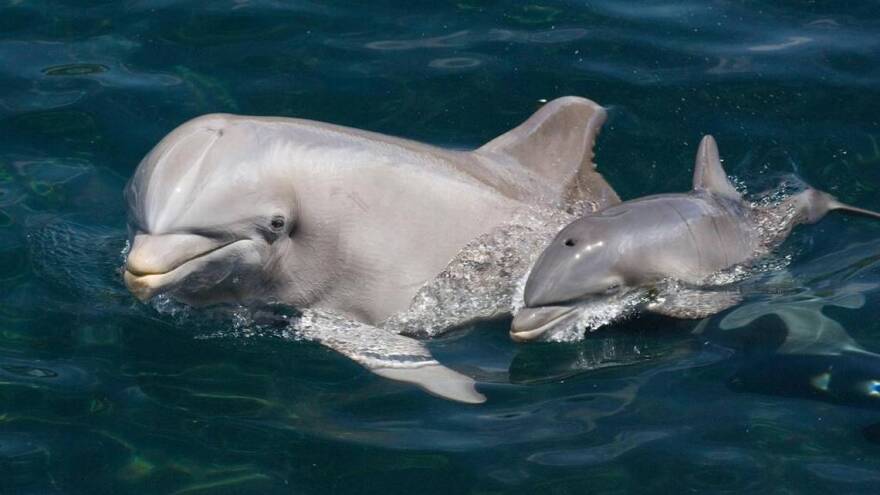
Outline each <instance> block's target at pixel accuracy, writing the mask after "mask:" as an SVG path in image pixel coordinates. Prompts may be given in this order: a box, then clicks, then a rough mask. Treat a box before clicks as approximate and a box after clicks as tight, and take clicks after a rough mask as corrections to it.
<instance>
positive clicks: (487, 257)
mask: <svg viewBox="0 0 880 495" xmlns="http://www.w3.org/2000/svg"><path fill="white" fill-rule="evenodd" d="M575 218H576V217H575V216H574V215H571V214H567V213H564V212H562V211H559V210H551V209H543V208H530V209H528V210H526V211H523V212H521V213H519V214H517V215H516V216H515V217H514V218H513V219H512V220H511V221H509V222H507V223H505V224H503V225H501V226H499V227H497V228H495V229H493V230H492V231H490V232H488V233H486V234H484V235H482V236H480V237H478V238H476V239H474V240H473V241H471V242H470V243H468V244H467V245H466V246H465V247H464V248H463V249H462V250H461V251H459V253H458V254H457V255H456V257H455V258H454V259H453V260H452V261H451V262H450V263H449V264H448V265H447V266H446V268H445V269H444V270H443V271H442V272H441V273H440V274H439V275H438V276H437V277H435V278H434V279H433V280H431V281H430V282H428V283H427V284H426V285H424V286H423V287H422V288H421V289H419V291H418V292H417V293H416V295H415V297H414V298H413V301H412V303H411V304H410V307H409V308H408V309H407V310H406V311H404V312H402V313H399V314H396V315H393V316H391V317H390V318H388V319H387V320H386V321H385V322H384V323H383V327H385V328H386V329H388V330H391V331H393V332H397V333H402V334H405V335H411V336H418V337H433V336H436V335H438V334H440V333H442V332H444V331H446V330H448V329H449V328H453V327H457V326H462V325H464V324H467V323H470V322H474V321H480V320H487V319H493V318H498V317H501V316H505V315H509V314H510V313H512V312H513V311H514V310H515V309H516V308H518V307H521V306H522V302H521V301H522V286H523V285H524V283H525V282H524V280H525V278H526V276H527V274H528V271H529V268H530V267H531V266H532V264H533V263H534V262H535V260H536V259H537V257H538V255H539V254H540V253H541V251H542V250H543V248H544V247H545V246H546V245H547V243H549V242H550V240H551V239H552V238H553V236H555V235H556V233H557V232H559V230H561V229H562V227H563V226H565V225H566V224H568V223H570V222H572V221H573V220H574V219H575Z"/></svg>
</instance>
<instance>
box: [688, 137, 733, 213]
mask: <svg viewBox="0 0 880 495" xmlns="http://www.w3.org/2000/svg"><path fill="white" fill-rule="evenodd" d="M694 190H695V191H707V192H710V193H713V194H718V195H720V196H724V197H727V198H730V199H735V200H737V201H738V200H741V199H742V195H741V194H740V193H739V192H737V190H736V188H735V187H733V184H731V183H730V179H728V178H727V173H726V172H725V171H724V167H722V166H721V157H719V156H718V145H717V144H715V138H713V137H712V136H710V135H708V134H707V135H705V136H703V140H702V141H700V149H698V150H697V162H696V165H695V166H694Z"/></svg>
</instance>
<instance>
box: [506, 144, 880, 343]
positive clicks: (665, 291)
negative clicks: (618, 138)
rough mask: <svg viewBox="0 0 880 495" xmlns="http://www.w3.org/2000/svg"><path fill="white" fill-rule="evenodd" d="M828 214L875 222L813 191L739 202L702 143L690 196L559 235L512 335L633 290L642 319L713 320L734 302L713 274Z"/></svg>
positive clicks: (713, 152)
mask: <svg viewBox="0 0 880 495" xmlns="http://www.w3.org/2000/svg"><path fill="white" fill-rule="evenodd" d="M831 210H840V211H845V212H850V213H856V214H862V215H867V216H870V217H874V218H880V214H878V213H875V212H872V211H867V210H863V209H860V208H856V207H853V206H849V205H845V204H843V203H840V202H839V201H837V200H836V199H835V198H834V197H832V196H831V195H829V194H827V193H824V192H821V191H818V190H816V189H813V188H807V189H806V190H804V191H803V192H800V193H798V194H795V195H793V196H790V197H789V198H787V199H786V200H784V201H782V202H781V203H780V204H776V205H771V206H763V205H759V204H751V203H749V202H747V201H744V200H743V198H742V196H741V195H740V193H739V192H737V190H736V189H735V188H734V187H733V185H732V184H731V183H730V181H729V180H728V178H727V175H726V174H725V172H724V169H723V168H722V166H721V160H720V158H719V155H718V148H717V146H716V144H715V140H714V139H713V138H712V137H711V136H705V137H704V138H703V140H702V141H701V143H700V147H699V150H698V153H697V159H696V167H695V170H694V180H693V190H692V191H690V192H688V193H685V194H660V195H656V196H648V197H644V198H639V199H635V200H631V201H626V202H623V203H620V204H617V205H613V206H610V207H608V208H605V209H603V210H601V211H598V212H595V213H590V214H587V215H585V216H583V217H582V218H579V219H578V220H575V221H574V222H572V223H571V224H569V225H567V226H566V227H565V228H563V229H562V230H561V231H560V232H559V234H558V235H557V236H556V238H555V239H554V240H553V241H552V242H551V243H550V245H549V246H548V247H547V248H546V249H545V250H544V251H543V252H542V253H541V255H540V257H539V258H538V260H537V262H536V263H535V265H534V267H533V268H532V269H531V271H530V272H529V275H528V279H527V281H526V285H525V290H524V294H523V299H524V303H525V307H523V308H522V309H521V310H520V311H519V312H518V313H517V314H516V315H515V317H514V320H513V323H512V325H511V330H510V334H511V337H512V338H513V339H514V340H517V341H527V340H534V339H538V338H542V337H546V336H547V332H549V331H551V330H558V329H559V328H560V327H561V326H570V325H572V324H574V322H575V321H577V320H578V318H579V313H580V312H579V311H578V310H579V309H580V308H582V307H583V305H585V304H588V303H590V302H594V301H596V300H599V299H602V298H607V297H611V296H615V295H618V294H622V293H626V292H633V291H636V290H640V291H642V293H643V294H644V298H645V299H647V304H645V305H644V307H645V309H647V310H648V311H652V312H655V313H659V314H663V315H667V316H671V317H676V318H704V317H706V316H709V315H712V314H715V313H717V312H719V311H722V310H723V309H725V308H728V307H730V306H733V305H734V304H737V303H738V302H739V300H740V297H739V294H738V293H737V292H736V291H735V290H723V289H722V290H719V285H720V284H718V283H717V282H713V280H712V277H713V276H715V275H717V274H719V272H721V271H723V270H726V269H730V268H732V267H735V266H737V265H748V264H749V263H751V262H753V261H755V260H756V259H758V258H760V257H762V256H765V255H767V254H768V253H769V252H770V251H771V250H772V249H774V248H775V247H777V246H778V245H779V244H781V243H782V241H784V240H785V239H786V237H787V236H788V234H789V233H790V232H791V230H792V228H794V227H795V226H797V225H799V224H805V223H815V222H818V221H819V220H820V219H822V217H824V216H825V214H826V213H828V212H829V211H831Z"/></svg>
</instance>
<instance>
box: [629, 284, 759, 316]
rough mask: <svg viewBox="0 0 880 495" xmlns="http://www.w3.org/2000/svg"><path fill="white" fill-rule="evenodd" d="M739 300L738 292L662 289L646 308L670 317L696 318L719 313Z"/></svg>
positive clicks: (740, 298)
mask: <svg viewBox="0 0 880 495" xmlns="http://www.w3.org/2000/svg"><path fill="white" fill-rule="evenodd" d="M740 301H742V296H741V295H740V294H739V293H738V292H731V291H707V290H697V289H685V288H676V289H674V290H669V291H664V292H663V294H662V295H661V296H659V297H657V298H656V299H654V300H653V301H651V302H650V303H648V305H647V307H646V309H647V310H648V311H650V312H652V313H656V314H660V315H664V316H669V317H672V318H681V319H685V320H698V319H701V318H706V317H708V316H712V315H714V314H717V313H720V312H722V311H724V310H725V309H727V308H729V307H731V306H735V305H737V304H739V302H740Z"/></svg>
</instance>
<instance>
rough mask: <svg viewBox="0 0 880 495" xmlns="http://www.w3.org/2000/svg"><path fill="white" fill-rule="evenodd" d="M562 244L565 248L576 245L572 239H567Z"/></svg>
mask: <svg viewBox="0 0 880 495" xmlns="http://www.w3.org/2000/svg"><path fill="white" fill-rule="evenodd" d="M562 243H563V244H565V245H566V246H569V247H571V246H574V245H575V244H577V241H575V240H574V239H572V238H568V239H566V240H564V241H562Z"/></svg>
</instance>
